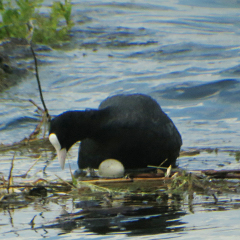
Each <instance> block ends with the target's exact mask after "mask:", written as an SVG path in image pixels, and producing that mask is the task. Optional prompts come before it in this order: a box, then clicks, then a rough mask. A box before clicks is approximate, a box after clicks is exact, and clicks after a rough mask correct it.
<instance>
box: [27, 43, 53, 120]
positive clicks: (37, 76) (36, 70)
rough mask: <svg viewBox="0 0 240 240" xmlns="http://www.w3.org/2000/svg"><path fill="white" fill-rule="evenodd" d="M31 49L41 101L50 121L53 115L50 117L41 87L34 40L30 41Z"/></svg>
mask: <svg viewBox="0 0 240 240" xmlns="http://www.w3.org/2000/svg"><path fill="white" fill-rule="evenodd" d="M30 49H31V52H32V55H33V59H34V63H35V64H34V65H35V75H36V79H37V83H38V90H39V94H40V98H41V101H42V104H43V108H44V110H45V112H46V116H47V119H48V121H50V120H51V117H50V115H49V113H48V110H47V107H46V105H45V102H44V99H43V94H42V87H41V83H40V79H39V74H38V65H37V58H36V55H35V52H34V50H33V48H32V42H31V41H30Z"/></svg>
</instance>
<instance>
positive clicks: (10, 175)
mask: <svg viewBox="0 0 240 240" xmlns="http://www.w3.org/2000/svg"><path fill="white" fill-rule="evenodd" d="M15 154H16V152H14V155H13V158H12V162H11V167H10V171H9V175H8V186H7V192H8V193H9V189H10V185H12V182H13V180H12V170H13V161H14V159H15Z"/></svg>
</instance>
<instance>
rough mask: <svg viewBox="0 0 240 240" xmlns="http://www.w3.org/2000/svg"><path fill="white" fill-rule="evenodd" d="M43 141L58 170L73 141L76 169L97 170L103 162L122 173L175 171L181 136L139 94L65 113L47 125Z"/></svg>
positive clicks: (156, 107)
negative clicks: (46, 139) (115, 162)
mask: <svg viewBox="0 0 240 240" xmlns="http://www.w3.org/2000/svg"><path fill="white" fill-rule="evenodd" d="M49 140H50V142H51V143H52V144H53V146H54V147H55V149H56V151H57V155H58V159H59V162H60V165H61V167H62V168H64V165H65V158H66V153H67V151H68V150H69V149H70V147H71V146H72V145H73V144H74V143H76V142H77V141H81V144H80V147H79V156H78V166H79V168H80V169H84V168H88V167H89V168H98V167H99V165H100V163H101V162H102V161H103V160H105V159H108V158H113V159H118V160H119V161H121V162H122V164H123V165H124V167H125V169H138V168H146V167H147V165H155V166H158V165H160V164H161V163H162V166H165V167H168V166H169V165H170V164H171V165H172V166H173V167H176V159H177V157H178V156H179V151H180V147H181V145H182V139H181V135H180V134H179V132H178V130H177V128H176V127H175V125H174V124H173V122H172V121H171V119H170V118H169V117H168V116H167V115H166V114H165V113H164V112H163V111H162V109H161V107H160V106H159V105H158V103H157V102H156V101H155V100H154V99H152V98H151V97H150V96H147V95H143V94H130V95H115V96H112V97H109V98H107V99H106V100H104V101H103V102H102V103H101V104H100V106H99V108H98V109H86V110H85V111H67V112H64V113H62V114H60V115H59V116H57V117H55V118H54V119H53V120H52V121H51V123H50V131H49Z"/></svg>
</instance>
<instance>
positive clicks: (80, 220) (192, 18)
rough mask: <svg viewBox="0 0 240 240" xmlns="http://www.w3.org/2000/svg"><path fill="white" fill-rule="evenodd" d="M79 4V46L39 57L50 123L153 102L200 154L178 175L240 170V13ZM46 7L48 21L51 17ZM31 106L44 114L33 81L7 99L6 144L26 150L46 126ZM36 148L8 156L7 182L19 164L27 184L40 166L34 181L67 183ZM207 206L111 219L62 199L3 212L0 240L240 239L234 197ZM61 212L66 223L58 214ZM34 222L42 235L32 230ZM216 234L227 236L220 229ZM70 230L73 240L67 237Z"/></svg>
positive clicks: (213, 6) (232, 7)
mask: <svg viewBox="0 0 240 240" xmlns="http://www.w3.org/2000/svg"><path fill="white" fill-rule="evenodd" d="M48 2H49V1H48ZM50 2H51V1H50ZM72 2H73V4H74V8H73V20H74V22H75V26H74V28H73V32H72V41H71V43H70V45H64V46H63V48H61V49H58V50H54V49H53V50H52V51H49V49H48V51H46V52H45V51H37V55H38V59H39V60H40V61H41V65H40V69H39V70H40V78H41V81H42V87H43V94H44V97H45V100H46V102H47V106H48V108H49V110H50V114H52V115H57V114H59V113H61V112H63V111H65V110H72V109H85V108H97V107H98V105H99V103H100V102H101V101H102V100H103V99H105V98H106V97H108V96H110V95H114V94H117V93H123V92H124V93H136V92H141V93H145V94H149V95H151V96H152V97H154V98H155V99H156V100H157V101H158V102H159V103H160V105H161V106H162V108H163V110H164V111H166V112H167V113H168V115H169V116H170V117H171V118H172V119H173V121H174V123H175V124H176V126H177V128H178V129H179V131H180V132H181V134H182V137H183V147H182V149H183V150H189V149H201V151H200V154H199V155H195V156H183V157H180V158H179V160H178V162H179V166H180V167H181V168H186V169H187V170H197V169H209V168H212V169H239V159H238V157H237V151H238V150H239V137H240V130H239V129H240V128H239V126H240V122H239V119H240V115H239V114H240V111H239V104H240V102H239V100H240V97H239V96H240V95H239V92H240V85H239V80H240V79H239V72H240V71H239V69H240V67H239V66H240V65H239V53H240V51H239V50H240V48H239V42H240V34H239V33H240V31H239V7H240V4H239V2H238V1H223V0H219V1H199V0H191V1H189V0H180V1H174V0H170V1H154V0H153V1H151V2H146V1H141V0H139V1H133V2H125V1H121V0H119V1H114V2H112V1H99V0H97V1H86V0H83V1H79V0H74V1H72ZM47 4H48V3H46V7H45V8H43V9H42V11H44V12H47V11H48V7H47ZM29 61H30V62H31V61H32V59H19V64H20V65H21V64H24V62H27V63H28V62H29ZM28 64H29V63H28ZM28 99H32V100H34V101H35V102H36V103H38V104H39V105H40V100H39V95H38V90H37V84H36V80H35V77H34V75H33V74H31V73H30V74H29V75H28V76H27V77H26V79H24V80H23V81H21V82H19V84H18V85H16V86H14V87H12V88H10V89H8V90H7V91H5V92H3V93H0V143H4V144H6V143H12V142H15V141H20V140H22V139H23V138H25V137H28V136H29V134H30V133H31V132H32V131H33V130H34V128H35V127H36V124H37V122H38V121H39V120H40V116H39V115H38V113H36V112H35V107H34V106H33V105H32V104H31V103H30V102H29V101H28ZM39 145H40V146H41V149H40V153H39V152H38V153H36V152H35V151H34V150H32V148H31V147H27V148H26V149H25V150H23V149H22V148H21V149H14V150H11V151H4V152H1V154H0V161H1V172H2V173H3V175H4V176H5V178H6V177H7V176H8V173H9V168H10V162H11V159H12V158H13V155H15V161H16V163H15V167H14V169H13V173H14V174H15V175H22V174H25V173H26V171H27V169H28V168H29V166H30V165H32V164H33V162H34V161H35V160H36V158H39V157H40V158H39V161H38V163H37V164H36V165H35V166H34V167H33V169H32V170H31V171H30V172H29V174H28V178H29V179H35V178H42V177H45V178H49V179H54V178H56V176H55V174H59V175H61V177H62V178H64V179H66V180H67V179H70V178H71V175H70V173H69V171H67V170H65V171H64V172H61V170H60V167H59V165H58V162H57V161H53V162H50V164H49V165H48V167H47V168H45V166H46V164H48V163H49V161H50V160H52V159H53V158H54V155H53V154H52V153H51V152H50V151H49V150H47V149H48V147H47V146H46V145H45V144H44V143H39ZM77 149H78V146H77V145H75V146H74V147H73V148H72V150H71V152H70V154H69V156H68V161H69V164H70V165H71V168H72V169H73V170H75V169H76V168H77V165H76V159H77ZM206 149H211V150H214V151H213V152H212V153H210V152H208V151H207V150H206ZM14 152H15V153H14ZM43 169H44V170H43ZM21 180H22V179H21ZM15 181H18V180H17V179H15ZM236 194H237V193H236ZM230 197H233V196H230ZM207 198H208V196H205V195H204V197H202V195H196V196H195V197H194V201H197V200H199V202H198V203H196V204H195V205H194V206H193V210H194V211H193V212H194V214H193V213H191V211H190V210H189V203H188V201H187V200H184V199H185V198H184V199H182V200H180V202H179V206H177V207H176V206H175V205H174V207H173V206H172V205H171V203H169V202H168V203H167V204H165V205H163V206H161V204H159V203H156V199H155V200H154V201H152V202H151V201H150V202H149V201H148V202H147V203H146V202H144V200H143V202H141V203H140V202H138V204H137V205H136V204H135V203H134V204H123V205H122V206H120V207H118V208H115V209H112V211H113V212H114V211H115V212H114V213H111V210H107V209H104V208H101V209H90V210H88V212H86V210H79V209H75V205H74V204H75V203H76V202H75V200H73V199H72V198H67V200H66V199H65V200H63V201H62V202H58V200H56V202H57V203H56V202H54V200H52V198H51V200H49V201H48V198H47V199H44V200H43V199H36V201H34V202H31V204H28V206H27V207H24V206H26V205H25V202H24V201H25V200H23V202H22V205H19V206H14V207H12V206H6V207H4V208H1V211H2V216H3V217H1V219H0V224H1V225H2V226H3V227H2V229H1V236H3V237H4V238H11V237H16V236H18V235H20V236H21V237H25V238H27V237H29V236H33V235H34V236H36V238H41V237H47V236H51V237H52V239H59V238H63V239H68V238H69V239H77V238H80V237H81V238H82V239H84V238H89V235H91V238H96V239H102V238H111V239H112V238H113V236H114V237H115V234H116V233H119V234H118V235H116V237H117V238H118V239H119V238H124V237H125V236H136V235H138V236H137V237H136V238H138V239H139V238H144V237H145V236H144V235H145V234H147V235H148V236H146V239H159V238H163V239H168V238H180V239H181V238H182V239H187V238H189V239H193V238H196V231H197V233H199V237H198V238H199V239H212V238H214V237H215V236H217V238H218V239H221V237H223V236H224V237H226V232H227V233H228V235H227V238H228V239H236V238H235V237H236V236H237V234H236V233H237V232H238V235H239V230H238V229H239V226H237V225H236V222H239V218H237V217H233V215H235V216H239V214H238V211H239V210H237V209H238V202H239V197H238V196H235V197H233V199H234V200H233V201H232V203H233V204H232V205H231V204H229V205H228V203H230V202H231V200H230V199H227V200H226V199H225V200H223V201H222V202H221V203H222V204H221V205H219V204H216V203H214V201H212V200H211V198H208V199H207ZM63 199H64V197H63ZM205 202H206V203H208V202H211V207H209V206H208V207H206V205H204V204H203V203H205ZM214 204H215V205H214ZM225 204H226V205H227V206H228V207H225ZM200 206H201V207H200ZM12 208H14V209H12ZM63 208H65V209H64V210H65V214H66V215H67V216H65V217H66V219H64V216H63V215H61V214H60V211H61V210H62V209H63ZM223 208H224V209H223ZM234 208H236V209H235V210H234ZM221 210H226V211H221ZM108 211H109V212H108ZM207 211H211V212H207ZM231 212H233V213H234V214H231ZM230 215H232V217H231V216H230ZM23 216H24V221H23ZM34 216H36V217H35V220H34V224H35V226H34V227H31V224H30V225H29V223H31V220H32V219H33V218H34ZM229 216H230V217H229ZM211 218H212V219H217V220H215V221H216V222H214V220H211ZM208 223H209V224H208ZM219 226H220V227H219ZM219 228H221V231H222V232H221V233H218V230H216V231H215V230H214V229H219ZM61 229H62V230H63V229H65V233H66V231H70V230H71V233H69V234H63V235H58V234H59V233H60V232H61V231H62V230H61ZM193 230H194V231H193ZM62 232H64V231H62ZM160 233H161V234H160ZM102 234H105V235H102ZM144 239H145V238H144Z"/></svg>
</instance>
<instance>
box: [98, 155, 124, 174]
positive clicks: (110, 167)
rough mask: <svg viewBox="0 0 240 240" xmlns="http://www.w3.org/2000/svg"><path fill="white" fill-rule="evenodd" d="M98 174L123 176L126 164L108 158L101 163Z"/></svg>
mask: <svg viewBox="0 0 240 240" xmlns="http://www.w3.org/2000/svg"><path fill="white" fill-rule="evenodd" d="M98 175H99V176H100V177H105V178H120V177H123V176H124V166H123V165H122V163H121V162H119V161H118V160H116V159H106V160H104V161H103V162H101V164H100V165H99V167H98Z"/></svg>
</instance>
